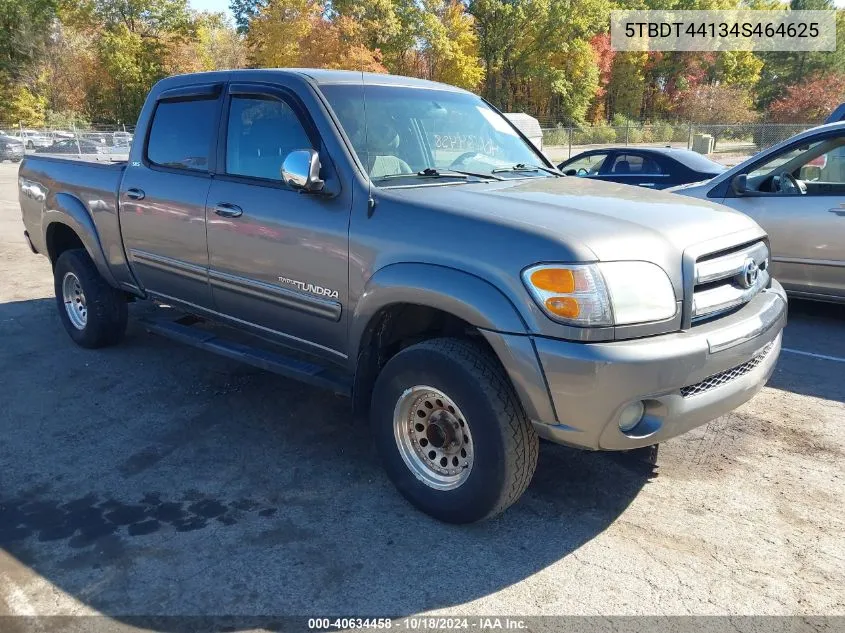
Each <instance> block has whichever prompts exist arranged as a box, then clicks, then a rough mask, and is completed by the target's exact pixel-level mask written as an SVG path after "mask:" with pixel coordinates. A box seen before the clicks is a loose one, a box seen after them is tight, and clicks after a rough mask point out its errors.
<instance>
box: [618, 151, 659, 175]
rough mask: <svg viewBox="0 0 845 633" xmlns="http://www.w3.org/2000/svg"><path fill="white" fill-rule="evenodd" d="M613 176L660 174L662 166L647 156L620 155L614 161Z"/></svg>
mask: <svg viewBox="0 0 845 633" xmlns="http://www.w3.org/2000/svg"><path fill="white" fill-rule="evenodd" d="M610 173H612V174H622V175H624V174H637V175H641V174H642V175H649V176H651V175H655V174H660V173H661V169H660V165H658V164H657V161H655V160H652V159H651V158H648V157H646V156H640V155H638V154H619V156H617V157H616V159H615V160H614V161H613V167H612V168H611V169H610Z"/></svg>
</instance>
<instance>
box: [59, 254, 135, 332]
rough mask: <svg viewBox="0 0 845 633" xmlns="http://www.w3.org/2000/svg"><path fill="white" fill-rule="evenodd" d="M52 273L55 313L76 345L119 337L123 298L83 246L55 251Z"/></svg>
mask: <svg viewBox="0 0 845 633" xmlns="http://www.w3.org/2000/svg"><path fill="white" fill-rule="evenodd" d="M53 277H54V284H55V290H56V303H57V304H58V308H59V317H60V318H61V320H62V325H64V326H65V330H67V333H68V334H70V337H71V338H72V339H73V340H74V342H75V343H76V344H77V345H80V346H81V347H89V348H96V347H106V346H108V345H114V344H115V343H117V342H119V341H120V339H121V338H123V334H124V333H125V332H126V322H127V319H128V309H127V305H126V298H125V297H124V296H123V294H122V293H121V292H120V291H119V290H116V289H115V288H112V287H111V286H110V285H109V284H108V283H106V280H105V279H103V278H102V276H101V275H100V273H99V271H98V270H97V267H96V266H95V265H94V262H93V261H91V258H90V257H89V256H88V253H86V252H85V250H84V249H72V250H68V251H65V252H64V253H62V254H61V255H59V258H58V260H56V265H55V267H54V268H53Z"/></svg>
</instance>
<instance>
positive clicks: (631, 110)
mask: <svg viewBox="0 0 845 633" xmlns="http://www.w3.org/2000/svg"><path fill="white" fill-rule="evenodd" d="M740 6H742V7H746V8H755V9H774V8H783V6H784V5H783V4H782V3H781V2H780V1H779V0H232V3H231V9H232V14H233V16H234V21H231V20H230V19H229V18H228V17H227V16H225V15H223V14H219V13H204V12H196V11H192V10H191V9H190V7H189V5H188V0H2V2H0V122H4V123H5V124H7V125H8V123H10V122H13V123H18V122H20V123H21V124H24V125H28V126H36V125H51V126H55V127H66V126H69V125H72V124H84V123H87V122H98V123H100V122H110V123H119V122H123V123H128V124H131V123H134V121H135V119H136V117H137V116H138V113H139V111H140V108H141V105H142V104H143V101H144V97H145V96H146V93H147V91H148V90H149V88H150V86H151V85H152V84H153V83H155V82H156V81H157V80H158V79H161V78H162V77H165V76H168V75H172V74H177V73H185V72H196V71H202V70H216V69H225V68H243V67H286V66H287V67H291V66H296V67H321V68H335V69H351V70H361V69H363V70H367V71H373V72H391V73H397V74H402V75H411V76H416V77H423V78H427V79H433V80H436V81H443V82H446V83H450V84H454V85H458V86H461V87H464V88H467V89H470V90H473V91H475V92H478V93H480V94H482V95H483V96H484V97H485V98H487V99H488V100H490V101H491V102H492V103H494V104H495V105H497V106H498V107H499V108H501V109H502V110H505V111H511V112H513V111H522V112H528V113H529V114H532V115H534V116H537V117H539V118H541V120H543V121H544V122H559V123H562V124H566V125H571V124H576V125H577V124H581V123H584V122H589V123H603V122H607V121H613V122H615V123H617V124H618V123H619V122H621V121H627V120H650V121H660V120H687V121H695V122H700V123H708V122H712V123H725V122H728V123H747V122H751V121H755V120H760V119H765V120H767V121H772V122H802V123H804V122H814V121H818V120H820V119H822V118H824V116H826V114H827V113H828V112H829V111H830V110H831V109H832V108H833V107H834V106H835V105H837V104H838V103H840V102H842V101H844V100H845V11H842V10H839V11H837V35H838V37H837V50H836V51H835V52H826V53H806V52H796V53H786V52H781V53H760V54H755V53H750V52H719V53H715V52H714V53H684V52H662V53H659V52H651V53H640V52H614V51H613V50H611V48H610V37H609V34H608V28H609V16H610V11H611V10H612V9H617V8H621V9H732V8H738V7H740ZM789 6H790V7H791V8H792V9H834V4H833V0H792V1H791V3H790V5H789Z"/></svg>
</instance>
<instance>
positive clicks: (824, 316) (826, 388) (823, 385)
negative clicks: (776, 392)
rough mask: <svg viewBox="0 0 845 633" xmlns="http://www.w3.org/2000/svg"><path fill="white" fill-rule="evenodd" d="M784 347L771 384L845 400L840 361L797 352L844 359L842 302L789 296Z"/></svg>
mask: <svg viewBox="0 0 845 633" xmlns="http://www.w3.org/2000/svg"><path fill="white" fill-rule="evenodd" d="M783 347H784V351H782V352H781V356H780V360H779V361H778V365H777V368H776V369H775V373H774V374H772V377H771V378H770V379H769V386H770V387H772V388H774V389H780V390H781V391H790V392H792V393H797V394H802V395H805V396H812V397H814V398H821V399H823V400H831V401H834V402H845V388H843V386H842V380H841V378H840V376H841V374H842V370H841V368H842V362H841V361H839V362H838V361H835V360H828V359H823V358H818V357H812V356H807V355H806V354H802V353H798V352H806V353H810V354H819V355H822V356H831V357H834V358H839V359H845V305H843V304H831V303H820V302H817V301H803V300H800V299H790V301H789V323H788V325H787V327H786V330H785V331H784V338H783ZM792 350H794V351H792Z"/></svg>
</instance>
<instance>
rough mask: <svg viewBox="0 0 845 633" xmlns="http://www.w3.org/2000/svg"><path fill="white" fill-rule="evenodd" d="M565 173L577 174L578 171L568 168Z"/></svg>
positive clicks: (568, 174)
mask: <svg viewBox="0 0 845 633" xmlns="http://www.w3.org/2000/svg"><path fill="white" fill-rule="evenodd" d="M563 173H564V174H566V175H567V176H577V175H578V172H577V171H575V170H574V169H567V170H566V171H565V172H563Z"/></svg>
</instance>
